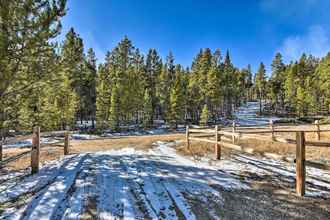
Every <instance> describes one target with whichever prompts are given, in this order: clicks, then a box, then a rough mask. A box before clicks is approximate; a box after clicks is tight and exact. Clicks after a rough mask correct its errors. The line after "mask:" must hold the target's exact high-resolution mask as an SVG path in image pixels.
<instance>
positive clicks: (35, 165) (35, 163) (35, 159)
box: [31, 127, 40, 174]
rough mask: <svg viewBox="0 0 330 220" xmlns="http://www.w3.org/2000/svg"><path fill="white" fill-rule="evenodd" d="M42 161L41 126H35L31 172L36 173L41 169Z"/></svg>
mask: <svg viewBox="0 0 330 220" xmlns="http://www.w3.org/2000/svg"><path fill="white" fill-rule="evenodd" d="M39 161H40V127H34V128H33V135H32V150H31V173H32V174H35V173H37V172H38V171H39Z"/></svg>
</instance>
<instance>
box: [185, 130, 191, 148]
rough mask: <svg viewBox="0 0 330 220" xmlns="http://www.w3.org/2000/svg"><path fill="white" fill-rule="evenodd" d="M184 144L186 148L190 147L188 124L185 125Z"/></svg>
mask: <svg viewBox="0 0 330 220" xmlns="http://www.w3.org/2000/svg"><path fill="white" fill-rule="evenodd" d="M186 146H187V149H188V150H189V149H190V141H189V125H187V126H186Z"/></svg>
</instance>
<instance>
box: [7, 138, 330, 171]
mask: <svg viewBox="0 0 330 220" xmlns="http://www.w3.org/2000/svg"><path fill="white" fill-rule="evenodd" d="M276 135H277V136H280V137H283V138H291V139H294V138H295V134H294V133H281V134H276ZM266 136H268V137H269V135H266ZM306 139H307V140H315V134H314V133H307V134H306ZM174 140H181V143H180V144H179V145H178V146H177V150H178V152H179V153H181V154H183V155H189V156H194V157H195V159H200V158H201V157H203V156H205V155H210V156H213V154H214V145H213V144H209V143H204V142H196V141H193V142H191V148H190V149H189V150H188V149H186V146H185V135H184V134H163V135H146V136H129V137H117V138H106V139H98V140H73V141H71V142H70V153H71V154H75V153H84V152H97V151H106V150H111V149H120V148H124V147H132V148H136V149H139V150H147V149H150V148H151V147H152V143H154V142H156V141H174ZM321 140H322V141H330V132H326V133H322V134H321ZM238 144H240V145H241V146H243V147H249V148H253V149H254V152H256V153H260V154H263V153H265V152H267V153H274V154H279V155H282V156H288V157H293V158H294V156H295V145H294V144H287V143H279V142H272V141H269V140H256V139H241V140H240V141H239V143H238ZM27 150H28V149H26V148H25V149H24V148H23V149H19V148H16V149H14V148H13V149H4V158H8V157H11V156H14V155H17V154H19V153H22V152H24V151H27ZM232 152H233V151H232V150H231V149H227V148H222V150H221V156H222V158H226V157H227V156H230V155H231V153H232ZM62 156H63V148H62V147H54V146H45V147H43V148H42V149H41V155H40V161H41V164H43V163H45V162H47V161H51V160H57V159H59V158H61V157H62ZM306 157H307V159H312V160H330V148H325V147H307V149H306ZM29 166H30V156H29V155H28V156H26V157H23V158H20V159H19V160H16V161H14V162H11V163H9V164H8V165H7V166H6V169H10V170H17V169H24V168H27V167H29Z"/></svg>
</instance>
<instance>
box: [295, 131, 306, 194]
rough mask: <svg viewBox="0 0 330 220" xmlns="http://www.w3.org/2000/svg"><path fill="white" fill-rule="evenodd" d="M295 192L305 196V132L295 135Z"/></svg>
mask: <svg viewBox="0 0 330 220" xmlns="http://www.w3.org/2000/svg"><path fill="white" fill-rule="evenodd" d="M296 139H297V147H296V191H297V194H298V195H299V196H304V195H305V180H306V164H305V157H306V155H305V148H306V146H305V132H303V131H298V132H297V133H296Z"/></svg>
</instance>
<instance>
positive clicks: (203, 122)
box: [199, 105, 210, 126]
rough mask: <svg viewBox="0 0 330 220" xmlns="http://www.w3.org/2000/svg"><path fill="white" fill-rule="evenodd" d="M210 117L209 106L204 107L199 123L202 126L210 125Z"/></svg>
mask: <svg viewBox="0 0 330 220" xmlns="http://www.w3.org/2000/svg"><path fill="white" fill-rule="evenodd" d="M209 117H210V112H209V109H208V107H207V105H204V107H203V110H202V115H201V119H200V121H199V124H200V125H203V126H206V125H208V122H209Z"/></svg>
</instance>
